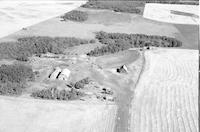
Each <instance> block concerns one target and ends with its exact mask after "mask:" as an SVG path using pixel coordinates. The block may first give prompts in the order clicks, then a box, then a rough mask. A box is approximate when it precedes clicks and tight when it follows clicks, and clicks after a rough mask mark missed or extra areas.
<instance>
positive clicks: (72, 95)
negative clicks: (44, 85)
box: [31, 88, 84, 100]
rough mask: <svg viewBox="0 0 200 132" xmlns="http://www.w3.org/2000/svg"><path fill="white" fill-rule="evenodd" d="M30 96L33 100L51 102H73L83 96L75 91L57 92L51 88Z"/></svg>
mask: <svg viewBox="0 0 200 132" xmlns="http://www.w3.org/2000/svg"><path fill="white" fill-rule="evenodd" d="M31 96H32V97H34V98H41V99H51V100H74V99H78V98H80V97H82V96H84V94H83V93H82V92H79V91H77V90H75V89H71V90H70V91H67V90H64V89H63V90H58V89H57V88H51V89H45V90H41V91H37V92H33V93H32V94H31Z"/></svg>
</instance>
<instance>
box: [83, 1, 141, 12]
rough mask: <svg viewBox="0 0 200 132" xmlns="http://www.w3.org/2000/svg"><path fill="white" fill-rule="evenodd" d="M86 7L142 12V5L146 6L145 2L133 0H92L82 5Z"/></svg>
mask: <svg viewBox="0 0 200 132" xmlns="http://www.w3.org/2000/svg"><path fill="white" fill-rule="evenodd" d="M82 7H84V8H92V9H110V10H113V11H116V12H128V13H142V10H141V7H144V2H139V1H136V2H133V1H122V0H121V1H105V0H90V1H89V2H87V3H86V4H84V5H82Z"/></svg>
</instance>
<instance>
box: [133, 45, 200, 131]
mask: <svg viewBox="0 0 200 132" xmlns="http://www.w3.org/2000/svg"><path fill="white" fill-rule="evenodd" d="M145 60H146V62H145V68H144V71H143V73H142V76H141V78H140V80H139V83H138V85H137V87H136V89H135V95H134V99H133V101H132V110H131V112H132V116H131V132H151V131H152V132H198V81H199V80H198V63H199V62H198V51H197V50H183V49H156V50H152V51H146V52H145Z"/></svg>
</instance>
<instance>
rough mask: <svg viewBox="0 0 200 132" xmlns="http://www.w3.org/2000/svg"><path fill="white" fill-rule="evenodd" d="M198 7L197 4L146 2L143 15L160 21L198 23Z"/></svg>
mask: <svg viewBox="0 0 200 132" xmlns="http://www.w3.org/2000/svg"><path fill="white" fill-rule="evenodd" d="M198 9H199V6H198V5H178V4H176V5H173V4H157V3H148V4H146V5H145V10H144V13H143V16H144V17H145V18H148V19H152V20H156V21H161V22H168V23H176V24H195V25H198V23H199V10H198Z"/></svg>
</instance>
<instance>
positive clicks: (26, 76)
mask: <svg viewBox="0 0 200 132" xmlns="http://www.w3.org/2000/svg"><path fill="white" fill-rule="evenodd" d="M34 76H35V75H34V73H33V71H32V68H30V67H28V66H25V65H20V64H17V65H2V66H0V95H20V94H21V93H22V91H23V89H24V88H25V84H26V82H27V81H33V80H34V79H35V77H34Z"/></svg>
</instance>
